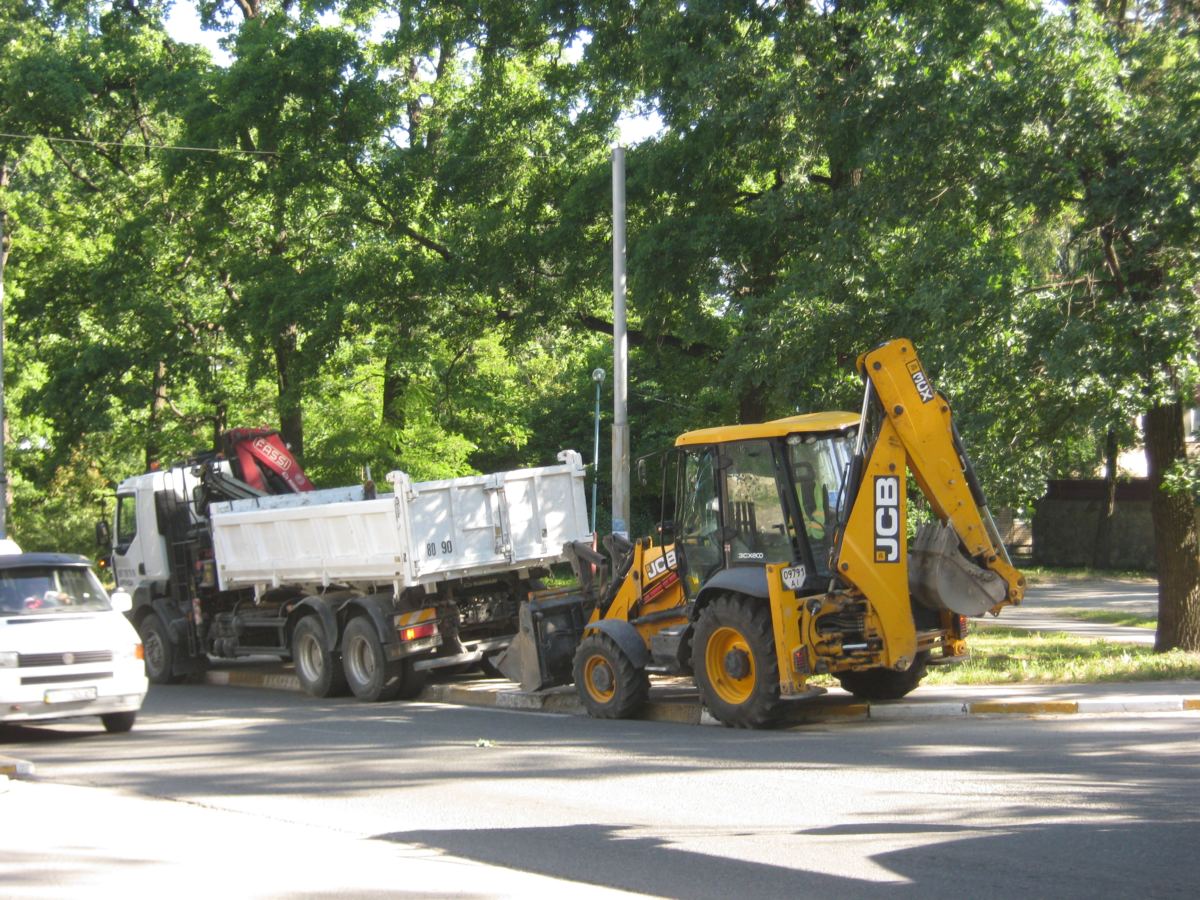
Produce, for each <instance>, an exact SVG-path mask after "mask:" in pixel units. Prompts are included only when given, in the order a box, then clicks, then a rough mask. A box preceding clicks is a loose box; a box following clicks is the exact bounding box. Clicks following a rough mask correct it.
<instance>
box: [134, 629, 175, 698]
mask: <svg viewBox="0 0 1200 900" xmlns="http://www.w3.org/2000/svg"><path fill="white" fill-rule="evenodd" d="M138 636H139V637H140V638H141V639H142V652H143V655H144V656H145V659H146V678H148V679H149V680H150V683H151V684H176V683H178V682H179V681H180V680H181V679H182V677H183V676H181V675H176V674H175V645H174V644H173V643H172V642H171V633H170V632H169V631H168V630H167V626H166V625H164V624H163V620H162V619H160V618H159V617H158V613H150V614H149V615H148V616H146V618H144V619H142V623H141V624H140V625H139V626H138Z"/></svg>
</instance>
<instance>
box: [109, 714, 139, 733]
mask: <svg viewBox="0 0 1200 900" xmlns="http://www.w3.org/2000/svg"><path fill="white" fill-rule="evenodd" d="M100 721H101V722H102V723H103V724H104V730H105V731H107V732H108V733H109V734H125V732H127V731H129V730H130V729H132V728H133V723H134V722H136V721H137V712H116V713H105V714H104V715H102V716H101V717H100Z"/></svg>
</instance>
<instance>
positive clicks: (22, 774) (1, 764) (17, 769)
mask: <svg viewBox="0 0 1200 900" xmlns="http://www.w3.org/2000/svg"><path fill="white" fill-rule="evenodd" d="M34 771H35V770H34V765H33V763H31V762H26V761H25V760H23V759H13V758H12V757H11V756H0V778H32V777H33V775H34Z"/></svg>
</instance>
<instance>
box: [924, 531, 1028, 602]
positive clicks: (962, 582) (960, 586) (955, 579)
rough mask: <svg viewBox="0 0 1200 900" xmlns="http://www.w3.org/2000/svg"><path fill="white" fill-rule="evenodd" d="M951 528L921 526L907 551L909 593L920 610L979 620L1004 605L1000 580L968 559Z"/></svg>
mask: <svg viewBox="0 0 1200 900" xmlns="http://www.w3.org/2000/svg"><path fill="white" fill-rule="evenodd" d="M961 546H962V545H961V542H960V541H959V539H958V534H957V533H956V532H955V530H954V528H953V527H951V526H950V525H948V524H947V525H940V524H938V523H936V522H930V523H928V524H925V525H922V526H921V528H920V529H919V530H918V531H917V536H916V537H915V538H914V539H913V545H912V549H911V550H910V551H909V570H908V583H909V592H910V593H911V594H912V596H913V599H915V600H916V601H917V602H918V603H920V604H921V605H922V606H926V607H928V608H930V609H938V610H941V609H948V610H950V612H953V613H957V614H958V615H960V616H982V615H983V614H984V613H986V612H988V611H989V610H992V609H995V608H996V607H997V606H999V605H1000V604H1002V603H1003V602H1004V598H1005V596H1006V594H1007V585H1006V584H1005V581H1004V579H1003V578H1001V577H1000V576H999V575H998V574H996V573H995V572H993V571H991V570H990V569H984V568H981V567H979V566H977V565H975V564H974V563H973V562H971V560H969V559H967V558H966V557H965V556H964V555H963V553H962V550H961V549H960V548H961Z"/></svg>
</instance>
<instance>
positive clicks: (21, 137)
mask: <svg viewBox="0 0 1200 900" xmlns="http://www.w3.org/2000/svg"><path fill="white" fill-rule="evenodd" d="M0 138H12V139H13V140H18V141H33V140H37V139H38V138H41V139H42V140H43V141H51V142H54V143H58V144H81V145H83V146H89V147H129V148H130V149H133V150H173V151H177V152H180V153H224V154H229V155H231V156H278V155H279V154H278V153H277V152H276V151H274V150H239V149H236V148H234V147H185V146H181V145H179V144H144V143H143V144H139V143H134V142H132V141H93V140H89V139H87V138H65V137H50V136H49V135H45V134H14V133H12V132H8V131H0Z"/></svg>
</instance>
